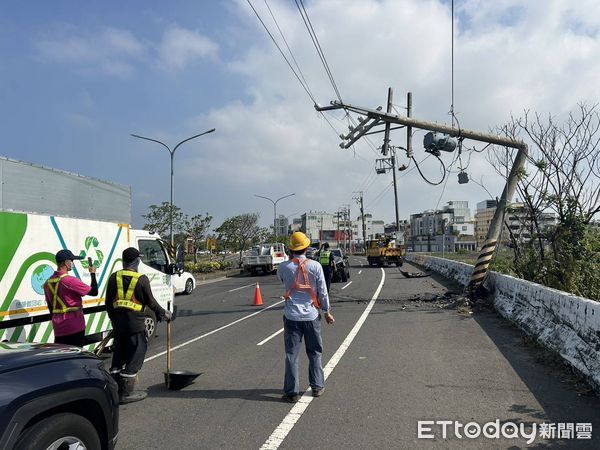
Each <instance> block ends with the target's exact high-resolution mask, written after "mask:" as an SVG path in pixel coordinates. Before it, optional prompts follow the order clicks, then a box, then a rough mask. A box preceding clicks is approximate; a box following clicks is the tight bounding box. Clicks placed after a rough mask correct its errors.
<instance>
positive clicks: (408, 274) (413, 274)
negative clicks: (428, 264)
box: [398, 269, 431, 278]
mask: <svg viewBox="0 0 600 450" xmlns="http://www.w3.org/2000/svg"><path fill="white" fill-rule="evenodd" d="M398 270H399V271H400V273H401V274H402V275H404V277H405V278H423V277H429V276H431V275H430V274H428V273H424V272H406V271H404V270H401V269H398Z"/></svg>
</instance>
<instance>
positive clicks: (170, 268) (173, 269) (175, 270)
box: [167, 263, 179, 275]
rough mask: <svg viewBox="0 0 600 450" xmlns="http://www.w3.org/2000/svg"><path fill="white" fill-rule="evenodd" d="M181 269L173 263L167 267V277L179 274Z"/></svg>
mask: <svg viewBox="0 0 600 450" xmlns="http://www.w3.org/2000/svg"><path fill="white" fill-rule="evenodd" d="M178 271H179V269H178V268H177V264H175V263H171V264H169V265H168V266H167V275H175V274H176V273H178Z"/></svg>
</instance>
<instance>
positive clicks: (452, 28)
mask: <svg viewBox="0 0 600 450" xmlns="http://www.w3.org/2000/svg"><path fill="white" fill-rule="evenodd" d="M451 5H452V6H451V8H452V26H451V30H452V36H451V39H450V40H451V42H452V44H451V48H452V50H451V54H452V57H451V59H452V63H451V65H450V67H451V69H450V70H451V77H450V78H451V88H450V91H451V96H450V97H451V98H450V115H451V116H452V128H454V119H455V117H456V116H455V114H454V0H452V3H451Z"/></svg>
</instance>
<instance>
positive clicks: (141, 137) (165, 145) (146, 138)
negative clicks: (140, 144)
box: [131, 134, 172, 153]
mask: <svg viewBox="0 0 600 450" xmlns="http://www.w3.org/2000/svg"><path fill="white" fill-rule="evenodd" d="M131 136H133V137H135V138H139V139H145V140H147V141H152V142H156V143H157V144H160V145H162V146H163V147H164V148H166V149H167V150H169V153H172V152H171V149H170V148H169V146H168V145H167V144H165V143H164V142H160V141H158V140H156V139H152V138H149V137H145V136H140V135H139V134H132V135H131Z"/></svg>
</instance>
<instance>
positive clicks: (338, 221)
mask: <svg viewBox="0 0 600 450" xmlns="http://www.w3.org/2000/svg"><path fill="white" fill-rule="evenodd" d="M300 231H302V232H303V233H305V234H306V235H307V236H308V237H309V238H310V240H311V241H313V242H325V241H327V242H329V243H330V244H333V245H338V244H339V245H340V246H341V245H345V246H346V247H349V246H350V242H351V238H352V223H351V221H350V220H345V219H344V216H343V215H341V214H338V213H335V214H332V213H328V212H325V211H309V212H306V213H304V214H302V215H301V216H300Z"/></svg>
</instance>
